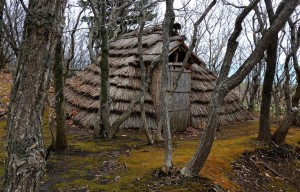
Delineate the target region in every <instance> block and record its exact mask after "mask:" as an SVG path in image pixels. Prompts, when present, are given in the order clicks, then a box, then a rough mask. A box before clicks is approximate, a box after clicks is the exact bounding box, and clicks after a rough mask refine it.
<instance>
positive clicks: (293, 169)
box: [0, 72, 300, 192]
mask: <svg viewBox="0 0 300 192" xmlns="http://www.w3.org/2000/svg"><path fill="white" fill-rule="evenodd" d="M10 85H11V76H10V74H6V73H2V72H0V114H1V113H4V112H5V111H6V110H7V106H8V103H9V93H10ZM2 111H3V112H2ZM49 111H50V110H49ZM49 111H48V110H47V111H46V112H45V116H44V119H43V120H44V139H45V145H46V146H49V145H50V143H51V141H52V137H51V134H50V128H49V124H50V126H51V127H54V125H53V124H52V123H49V119H50V118H49ZM5 122H6V115H4V116H2V117H0V138H1V139H0V147H1V148H2V149H0V177H3V175H4V160H5V149H4V142H5ZM275 128H276V125H272V130H273V131H274V129H275ZM257 130H258V122H257V121H252V122H248V123H243V124H237V125H230V126H224V127H222V130H221V132H217V134H216V137H215V141H214V145H213V148H212V150H211V153H210V155H209V157H208V160H207V162H206V164H205V167H204V169H203V170H202V171H201V173H200V175H199V176H200V177H196V178H191V179H184V178H181V177H180V175H178V169H177V168H175V167H178V168H182V167H183V166H184V164H185V163H186V162H187V161H188V160H189V158H190V157H191V156H192V155H193V153H194V152H195V150H196V148H197V146H198V144H199V141H200V136H201V134H202V131H201V130H194V129H188V131H187V132H184V133H175V134H174V135H173V164H174V171H173V172H174V174H172V175H171V176H169V177H164V176H162V174H161V167H162V165H163V158H164V149H163V144H162V143H157V144H155V145H154V146H149V145H147V144H146V137H145V136H144V134H143V132H142V131H140V130H123V131H120V132H119V133H118V135H117V137H116V138H115V139H113V140H106V139H104V140H99V141H93V140H92V131H90V130H86V129H80V128H77V127H75V126H73V125H72V123H71V122H70V121H69V122H68V143H69V148H68V149H67V150H64V151H56V152H52V153H51V155H50V157H49V159H48V161H47V167H46V173H45V176H44V178H43V181H42V184H41V187H40V191H108V192H110V191H217V192H218V191H266V192H267V191H268V192H269V191H295V192H296V191H300V182H299V180H300V155H299V154H300V150H299V141H300V129H299V127H293V128H292V129H291V130H290V132H289V135H288V136H287V143H288V144H289V146H284V147H282V148H279V147H277V146H273V147H263V146H261V145H260V144H259V143H258V142H257V141H256V140H255V138H256V136H257ZM53 131H54V132H55V130H53ZM0 179H1V178H0Z"/></svg>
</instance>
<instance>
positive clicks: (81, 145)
mask: <svg viewBox="0 0 300 192" xmlns="http://www.w3.org/2000/svg"><path fill="white" fill-rule="evenodd" d="M72 143H73V142H72ZM114 147H115V146H113V145H112V143H111V144H110V145H105V143H100V142H94V141H77V142H74V143H73V144H72V148H74V149H78V150H82V151H87V152H99V151H105V150H110V149H113V148H114Z"/></svg>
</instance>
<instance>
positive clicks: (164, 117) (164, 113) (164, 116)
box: [160, 0, 174, 170]
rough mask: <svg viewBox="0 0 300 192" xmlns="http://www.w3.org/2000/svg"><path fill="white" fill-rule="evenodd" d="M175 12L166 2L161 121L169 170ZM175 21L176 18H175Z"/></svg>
mask: <svg viewBox="0 0 300 192" xmlns="http://www.w3.org/2000/svg"><path fill="white" fill-rule="evenodd" d="M173 15H174V11H173V0H167V1H166V13H165V19H164V24H163V25H164V26H165V27H164V28H163V48H162V54H161V58H162V59H161V60H162V63H161V64H162V75H161V85H160V108H161V117H160V118H161V121H162V127H163V131H164V142H165V144H164V145H165V158H164V166H165V168H166V169H167V170H169V168H170V167H171V166H172V138H171V129H170V120H169V112H168V96H169V95H168V93H167V88H168V72H169V43H170V42H169V38H170V28H171V29H173V25H171V23H172V21H171V20H172V16H173ZM173 19H174V18H173Z"/></svg>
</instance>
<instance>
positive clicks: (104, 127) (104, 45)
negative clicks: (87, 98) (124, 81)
mask: <svg viewBox="0 0 300 192" xmlns="http://www.w3.org/2000/svg"><path fill="white" fill-rule="evenodd" d="M92 8H93V9H95V5H92ZM97 13H98V12H97V11H95V10H94V14H96V15H95V17H100V18H96V20H97V21H100V22H99V23H100V36H101V60H100V71H101V74H100V86H101V89H100V90H101V92H100V98H99V99H100V100H99V103H100V105H99V111H98V115H100V117H98V118H99V119H98V120H97V121H96V123H97V124H98V125H96V126H95V132H94V138H95V139H96V138H99V137H107V136H108V131H109V128H110V121H109V64H108V56H109V55H108V32H107V28H106V25H105V23H106V1H101V2H100V15H97ZM96 23H97V22H96ZM96 42H97V41H96ZM93 60H95V58H93Z"/></svg>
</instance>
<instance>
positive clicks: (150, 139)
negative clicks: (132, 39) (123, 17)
mask: <svg viewBox="0 0 300 192" xmlns="http://www.w3.org/2000/svg"><path fill="white" fill-rule="evenodd" d="M142 15H143V18H142V21H141V24H140V32H139V36H138V53H139V62H140V65H141V92H142V97H141V116H142V121H143V129H144V131H145V134H146V137H147V141H148V144H150V145H153V144H154V141H153V137H152V135H151V130H150V129H149V127H148V123H147V119H146V112H145V95H146V91H147V90H146V83H147V82H146V78H147V72H146V66H145V63H144V59H143V55H142V51H143V50H142V45H143V42H142V37H143V29H144V26H145V21H144V17H145V16H144V14H143V13H142Z"/></svg>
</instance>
